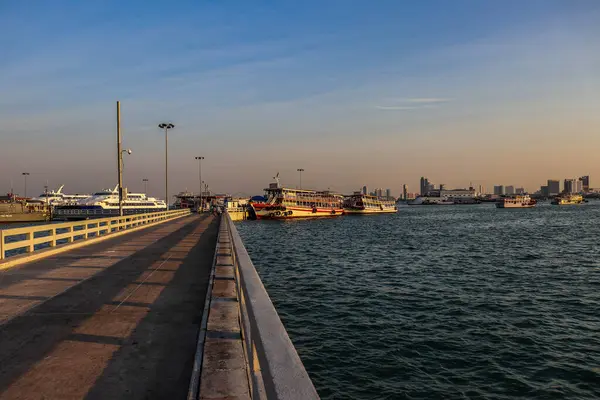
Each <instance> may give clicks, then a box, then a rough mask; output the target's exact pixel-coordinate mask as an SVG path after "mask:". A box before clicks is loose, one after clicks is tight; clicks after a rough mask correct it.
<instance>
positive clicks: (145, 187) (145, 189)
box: [142, 178, 148, 196]
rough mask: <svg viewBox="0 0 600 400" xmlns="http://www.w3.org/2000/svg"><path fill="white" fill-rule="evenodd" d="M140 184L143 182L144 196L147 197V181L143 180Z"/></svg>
mask: <svg viewBox="0 0 600 400" xmlns="http://www.w3.org/2000/svg"><path fill="white" fill-rule="evenodd" d="M142 182H144V194H145V195H146V196H148V179H146V178H144V179H142Z"/></svg>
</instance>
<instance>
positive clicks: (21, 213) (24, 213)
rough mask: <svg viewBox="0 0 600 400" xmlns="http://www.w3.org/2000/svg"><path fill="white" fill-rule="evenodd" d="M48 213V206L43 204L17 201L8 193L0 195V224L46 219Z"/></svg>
mask: <svg viewBox="0 0 600 400" xmlns="http://www.w3.org/2000/svg"><path fill="white" fill-rule="evenodd" d="M50 214H51V213H50V208H49V207H47V206H46V205H45V204H36V203H32V204H30V203H27V202H26V201H17V200H16V198H15V197H14V196H13V195H10V194H9V195H7V196H1V197H0V224H6V223H13V222H42V221H48V220H50Z"/></svg>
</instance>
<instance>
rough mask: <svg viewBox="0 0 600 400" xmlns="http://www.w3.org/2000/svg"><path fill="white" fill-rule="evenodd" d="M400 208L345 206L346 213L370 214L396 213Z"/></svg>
mask: <svg viewBox="0 0 600 400" xmlns="http://www.w3.org/2000/svg"><path fill="white" fill-rule="evenodd" d="M397 212H398V210H397V209H394V208H384V209H383V210H377V209H374V210H373V209H365V210H357V209H352V208H344V214H347V215H368V214H395V213H397Z"/></svg>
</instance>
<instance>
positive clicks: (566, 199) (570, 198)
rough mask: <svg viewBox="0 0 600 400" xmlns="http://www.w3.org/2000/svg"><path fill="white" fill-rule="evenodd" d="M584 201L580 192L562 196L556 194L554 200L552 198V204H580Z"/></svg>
mask: <svg viewBox="0 0 600 400" xmlns="http://www.w3.org/2000/svg"><path fill="white" fill-rule="evenodd" d="M584 202H585V200H584V199H583V196H582V195H580V194H564V195H562V196H557V197H556V198H555V199H554V200H552V204H554V205H556V206H566V205H572V204H581V203H584Z"/></svg>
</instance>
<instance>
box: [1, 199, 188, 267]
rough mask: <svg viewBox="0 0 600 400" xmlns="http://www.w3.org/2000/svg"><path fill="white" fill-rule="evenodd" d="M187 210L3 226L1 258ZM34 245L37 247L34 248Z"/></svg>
mask: <svg viewBox="0 0 600 400" xmlns="http://www.w3.org/2000/svg"><path fill="white" fill-rule="evenodd" d="M189 213H190V210H189V209H181V210H171V211H160V212H154V213H147V214H132V215H127V216H122V217H111V218H98V219H88V220H83V221H74V222H64V223H53V224H44V225H32V226H26V227H22V228H12V229H2V230H0V260H3V259H4V258H6V257H7V256H6V253H7V252H8V251H11V250H22V249H24V250H25V251H26V252H27V253H32V252H34V251H36V250H38V249H39V247H44V248H47V247H55V246H57V245H62V244H63V242H64V243H73V242H75V241H78V240H81V239H88V238H91V237H100V236H106V235H110V234H112V233H114V232H119V231H123V230H128V229H131V228H135V227H139V226H142V225H149V224H154V223H158V222H160V221H164V220H168V219H172V218H177V217H181V216H184V215H187V214H189ZM42 245H45V246H42ZM36 246H38V248H37V249H36Z"/></svg>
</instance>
